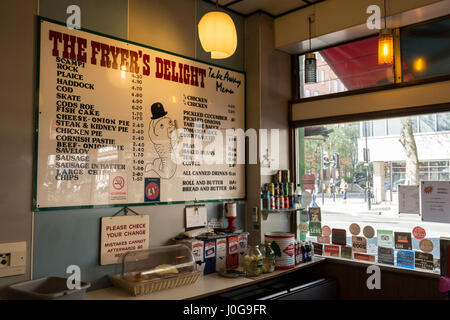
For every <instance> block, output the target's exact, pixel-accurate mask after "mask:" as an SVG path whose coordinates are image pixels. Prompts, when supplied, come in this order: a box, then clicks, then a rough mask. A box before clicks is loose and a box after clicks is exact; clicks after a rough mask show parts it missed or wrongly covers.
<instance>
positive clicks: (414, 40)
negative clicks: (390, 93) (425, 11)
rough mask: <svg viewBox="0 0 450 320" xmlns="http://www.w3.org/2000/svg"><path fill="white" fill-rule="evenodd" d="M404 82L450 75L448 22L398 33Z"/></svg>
mask: <svg viewBox="0 0 450 320" xmlns="http://www.w3.org/2000/svg"><path fill="white" fill-rule="evenodd" d="M400 36H401V54H402V63H403V65H402V73H403V81H412V80H418V79H426V78H431V77H436V76H442V75H446V74H450V55H449V54H448V52H449V51H450V41H448V39H449V38H450V19H445V20H440V21H434V22H431V23H427V24H422V25H418V26H412V27H406V28H403V29H402V30H401V35H400Z"/></svg>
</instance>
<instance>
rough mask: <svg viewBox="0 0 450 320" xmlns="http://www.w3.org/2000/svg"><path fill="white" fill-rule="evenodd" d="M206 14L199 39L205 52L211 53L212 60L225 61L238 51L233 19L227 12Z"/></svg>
mask: <svg viewBox="0 0 450 320" xmlns="http://www.w3.org/2000/svg"><path fill="white" fill-rule="evenodd" d="M218 7H219V5H218V0H216V9H217V11H211V12H208V13H206V14H205V15H204V16H203V17H202V18H201V19H200V22H199V23H198V37H199V38H200V43H201V45H202V48H203V50H205V51H206V52H210V53H211V59H225V58H228V57H231V56H232V55H233V54H234V52H235V51H236V47H237V34H236V27H235V25H234V22H233V19H231V17H230V16H229V15H228V14H226V13H225V12H221V11H218Z"/></svg>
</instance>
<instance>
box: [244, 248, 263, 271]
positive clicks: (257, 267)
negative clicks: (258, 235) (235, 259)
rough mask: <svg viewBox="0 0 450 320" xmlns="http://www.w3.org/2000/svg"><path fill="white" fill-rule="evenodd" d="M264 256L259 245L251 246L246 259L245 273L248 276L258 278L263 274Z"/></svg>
mask: <svg viewBox="0 0 450 320" xmlns="http://www.w3.org/2000/svg"><path fill="white" fill-rule="evenodd" d="M263 259H264V257H263V255H262V253H261V251H260V250H259V246H258V245H249V246H248V249H247V253H246V254H245V257H244V271H245V274H246V276H249V277H256V276H259V275H260V274H261V273H262V266H263Z"/></svg>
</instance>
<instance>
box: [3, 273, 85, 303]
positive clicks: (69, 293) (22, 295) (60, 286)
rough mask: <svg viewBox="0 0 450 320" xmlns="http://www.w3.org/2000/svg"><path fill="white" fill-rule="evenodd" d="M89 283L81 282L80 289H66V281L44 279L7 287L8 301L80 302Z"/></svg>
mask: <svg viewBox="0 0 450 320" xmlns="http://www.w3.org/2000/svg"><path fill="white" fill-rule="evenodd" d="M90 286H91V285H90V283H87V282H81V283H80V289H73V290H70V289H68V288H67V279H66V278H60V277H46V278H41V279H36V280H30V281H25V282H22V283H17V284H13V285H11V286H9V288H8V299H9V300H82V299H83V298H84V294H85V292H86V289H88V288H89V287H90Z"/></svg>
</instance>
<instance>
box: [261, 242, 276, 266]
mask: <svg viewBox="0 0 450 320" xmlns="http://www.w3.org/2000/svg"><path fill="white" fill-rule="evenodd" d="M262 271H263V272H264V273H271V272H274V271H275V251H273V249H272V242H266V243H265V244H264V259H263V266H262Z"/></svg>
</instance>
